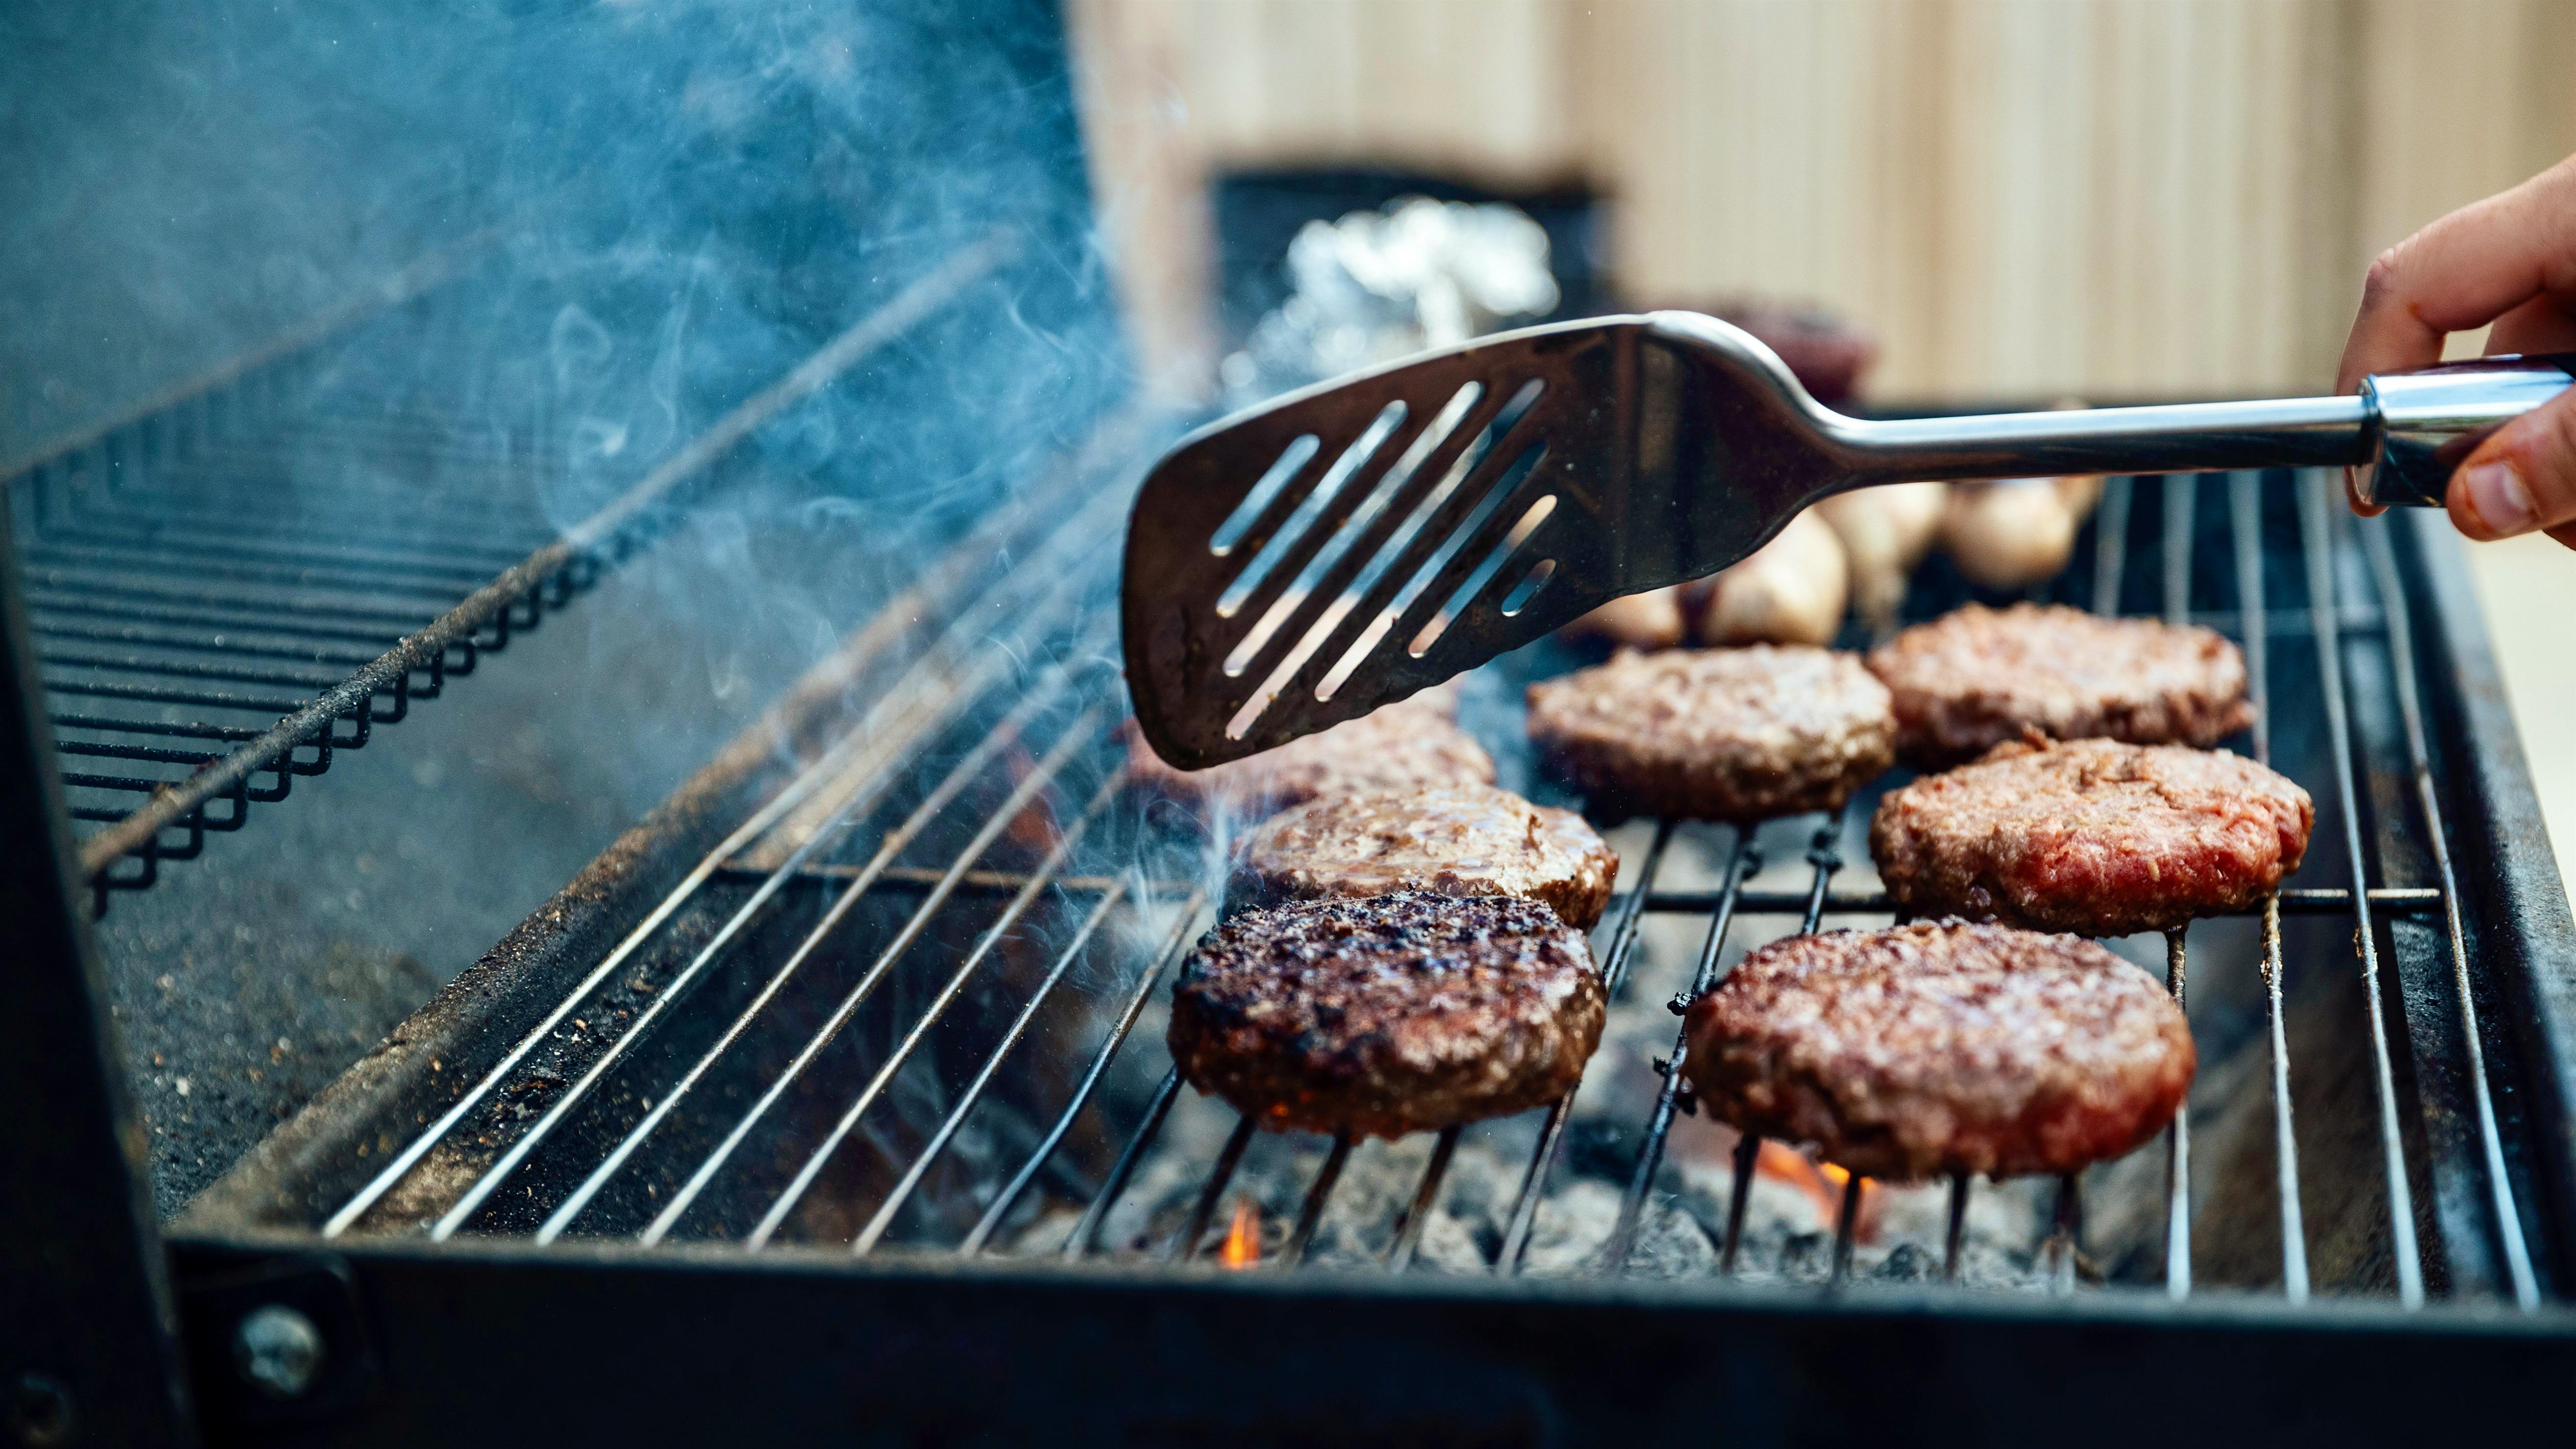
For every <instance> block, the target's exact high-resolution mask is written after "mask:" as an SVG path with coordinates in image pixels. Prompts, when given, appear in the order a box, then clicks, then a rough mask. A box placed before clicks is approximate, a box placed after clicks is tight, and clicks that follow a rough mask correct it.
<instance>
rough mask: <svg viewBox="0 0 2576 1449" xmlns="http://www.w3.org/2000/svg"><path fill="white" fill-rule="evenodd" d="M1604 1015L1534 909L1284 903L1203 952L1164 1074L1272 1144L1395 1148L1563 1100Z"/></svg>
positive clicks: (1453, 901)
mask: <svg viewBox="0 0 2576 1449" xmlns="http://www.w3.org/2000/svg"><path fill="white" fill-rule="evenodd" d="M1604 1006H1605V1003H1604V1000H1603V997H1602V992H1601V980H1600V977H1599V975H1598V974H1597V973H1596V972H1595V971H1594V969H1593V965H1592V952H1591V949H1590V948H1589V947H1588V946H1587V945H1586V944H1585V943H1584V939H1583V933H1582V932H1580V931H1578V930H1576V929H1574V928H1573V927H1572V926H1569V925H1567V924H1565V923H1564V922H1563V921H1560V920H1558V919H1557V917H1556V913H1555V912H1554V911H1551V910H1549V909H1548V908H1547V907H1546V906H1544V905H1541V904H1540V903H1539V902H1537V901H1525V900H1517V899H1514V898H1511V897H1508V896H1478V897H1461V896H1441V895H1433V894H1431V893H1429V892H1427V891H1397V892H1395V893H1393V894H1391V895H1383V896H1372V897H1368V898H1366V899H1349V898H1332V899H1325V900H1313V901H1296V902H1292V903H1290V904H1288V905H1284V906H1278V907H1275V908H1273V909H1270V910H1256V911H1244V912H1241V913H1239V914H1237V915H1235V916H1232V917H1230V918H1228V919H1227V920H1226V921H1224V922H1223V923H1221V924H1220V925H1218V926H1217V928H1216V929H1215V930H1212V931H1210V932H1208V933H1207V935H1205V936H1203V937H1201V938H1200V939H1199V943H1198V946H1197V948H1196V949H1195V950H1193V951H1192V952H1191V953H1190V957H1189V960H1188V961H1186V962H1184V963H1183V964H1182V967H1181V978H1180V982H1179V984H1178V985H1177V986H1176V987H1175V988H1174V989H1173V991H1172V1026H1171V1034H1170V1035H1171V1046H1172V1061H1173V1062H1174V1064H1175V1065H1177V1066H1178V1067H1179V1068H1180V1072H1181V1076H1182V1078H1183V1079H1184V1080H1186V1081H1187V1082H1189V1084H1190V1085H1192V1086H1194V1087H1196V1088H1198V1089H1199V1090H1200V1091H1202V1092H1212V1093H1214V1094H1215V1095H1217V1096H1219V1097H1223V1098H1224V1099H1225V1100H1226V1101H1227V1102H1229V1103H1231V1104H1233V1105H1234V1107H1235V1108H1236V1109H1237V1110H1239V1111H1241V1112H1243V1113H1245V1114H1247V1115H1249V1116H1251V1117H1253V1118H1254V1119H1255V1120H1257V1121H1259V1122H1260V1123H1261V1125H1262V1126H1264V1127H1267V1128H1269V1129H1271V1130H1272V1131H1283V1132H1284V1131H1292V1130H1293V1131H1309V1132H1350V1133H1354V1134H1357V1135H1361V1136H1375V1137H1401V1136H1403V1135H1404V1134H1406V1133H1408V1132H1418V1131H1426V1130H1430V1129H1434V1128H1441V1127H1454V1126H1457V1125H1458V1124H1460V1123H1464V1122H1474V1121H1478V1120H1481V1119H1483V1118H1486V1117H1500V1116H1506V1115H1508V1114H1510V1113H1513V1112H1519V1111H1523V1110H1525V1109H1527V1108H1531V1107H1536V1106H1540V1105H1542V1104H1544V1103H1548V1102H1552V1101H1555V1100H1556V1099H1557V1098H1559V1097H1561V1096H1564V1095H1565V1093H1566V1092H1567V1091H1568V1090H1570V1089H1571V1088H1572V1087H1573V1086H1574V1083H1575V1081H1576V1080H1577V1079H1578V1078H1580V1077H1581V1076H1582V1075H1583V1064H1584V1062H1585V1061H1586V1060H1587V1059H1589V1058H1590V1057H1591V1055H1592V1049H1593V1048H1594V1047H1596V1046H1598V1045H1600V1043H1601V1019H1602V1014H1603V1011H1604Z"/></svg>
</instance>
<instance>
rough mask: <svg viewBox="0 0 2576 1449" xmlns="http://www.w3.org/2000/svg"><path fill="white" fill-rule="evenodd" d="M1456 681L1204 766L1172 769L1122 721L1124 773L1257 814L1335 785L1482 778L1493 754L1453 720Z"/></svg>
mask: <svg viewBox="0 0 2576 1449" xmlns="http://www.w3.org/2000/svg"><path fill="white" fill-rule="evenodd" d="M1457 713H1458V684H1457V681H1455V680H1451V681H1449V682H1447V683H1443V684H1439V685H1435V686H1434V687H1432V688H1430V689H1426V690H1424V691H1422V692H1421V693H1420V694H1417V695H1414V696H1413V697H1412V698H1410V699H1401V700H1397V701H1396V702H1395V703H1393V704H1389V705H1384V706H1381V707H1380V708H1378V709H1376V710H1373V711H1371V712H1370V713H1368V714H1365V715H1362V716H1361V717H1360V718H1358V719H1355V720H1347V721H1345V722H1343V723H1341V724H1337V725H1335V726H1333V727H1332V728H1331V729H1328V730H1322V731H1318V732H1317V733H1315V734H1311V735H1307V736H1305V737H1303V738H1301V739H1294V740H1290V741H1289V742H1288V743H1286V744H1284V745H1280V746H1278V747H1277V748H1275V749H1268V750H1264V751H1262V752H1261V753H1259V754H1257V755H1250V756H1247V757H1245V758H1243V759H1240V760H1232V761H1228V762H1227V763H1225V764H1222V765H1217V766H1214V767H1211V768H1209V769H1205V770H1182V769H1176V768H1174V767H1173V766H1171V765H1170V764H1167V763H1165V762H1164V760H1163V758H1162V756H1160V755H1157V754H1155V753H1154V749H1153V746H1152V745H1150V744H1148V743H1147V742H1146V740H1145V736H1144V734H1143V732H1142V731H1140V730H1139V729H1138V728H1137V727H1136V722H1135V721H1134V720H1133V719H1130V720H1128V721H1127V724H1126V727H1125V728H1126V736H1127V773H1128V779H1129V780H1130V781H1131V782H1132V783H1134V784H1135V785H1137V786H1139V787H1140V788H1143V789H1147V790H1152V791H1154V792H1156V793H1159V794H1162V795H1165V796H1168V797H1170V798H1172V799H1175V800H1180V801H1183V802H1186V803H1189V804H1193V805H1198V806H1202V807H1206V808H1212V809H1216V810H1219V811H1222V812H1224V813H1226V814H1229V815H1232V816H1236V817H1259V816H1264V815H1268V814H1270V813H1272V812H1273V811H1277V810H1283V809H1286V808H1287V807H1289V806H1291V805H1299V804H1303V803H1305V802H1306V801H1308V800H1312V799H1314V798H1316V797H1317V796H1319V795H1325V794H1330V793H1334V792H1337V791H1351V790H1376V789H1412V788H1420V787H1423V786H1429V785H1490V784H1492V783H1493V782H1494V760H1493V757H1492V756H1491V755H1488V754H1486V753H1485V747H1484V746H1482V745H1480V744H1478V743H1476V740H1475V737H1474V736H1472V735H1470V734H1468V733H1467V732H1466V731H1465V730H1462V729H1460V728H1459V727H1458V722H1457Z"/></svg>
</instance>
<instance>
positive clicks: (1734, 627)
mask: <svg viewBox="0 0 2576 1449" xmlns="http://www.w3.org/2000/svg"><path fill="white" fill-rule="evenodd" d="M1850 593H1851V565H1850V563H1849V562H1848V561H1847V560H1846V559H1845V558H1844V557H1843V544H1842V540H1841V539H1840V538H1838V537H1836V536H1835V535H1834V530H1833V526H1832V525H1831V524H1829V523H1827V522H1825V521H1824V520H1823V519H1822V518H1819V517H1817V516H1816V512H1815V510H1814V509H1809V510H1807V511H1806V512H1804V513H1801V514H1799V515H1798V516H1797V517H1795V518H1792V519H1790V520H1789V526H1788V527H1786V528H1784V529H1782V530H1780V533H1779V536H1778V537H1776V538H1774V539H1772V540H1771V541H1770V542H1769V543H1766V544H1764V545H1762V547H1760V548H1758V549H1756V550H1754V552H1753V553H1752V554H1751V555H1750V556H1748V557H1746V558H1745V559H1744V560H1743V561H1742V562H1740V563H1737V564H1735V565H1734V566H1732V567H1730V568H1728V569H1726V570H1725V571H1724V572H1722V573H1720V574H1719V575H1718V576H1717V577H1716V578H1714V579H1712V580H1710V581H1709V589H1708V597H1707V599H1706V601H1705V602H1704V603H1702V604H1700V605H1699V607H1698V609H1697V610H1696V614H1697V617H1698V621H1699V637H1700V641H1701V642H1702V643H1706V644H1830V643H1832V642H1833V640H1834V635H1836V634H1837V633H1840V632H1841V630H1842V624H1843V606H1844V604H1845V603H1846V602H1847V601H1848V600H1849V598H1850Z"/></svg>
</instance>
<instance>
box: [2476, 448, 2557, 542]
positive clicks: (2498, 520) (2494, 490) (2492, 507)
mask: <svg viewBox="0 0 2576 1449" xmlns="http://www.w3.org/2000/svg"><path fill="white" fill-rule="evenodd" d="M2460 479H2461V482H2462V483H2463V484H2465V485H2466V486H2467V488H2468V490H2469V507H2470V508H2471V509H2472V510H2473V511H2475V512H2476V514H2477V515H2478V522H2480V523H2483V524H2485V525H2486V526H2487V531H2488V532H2489V533H2492V534H2494V535H2495V536H2496V537H2498V538H2511V537H2513V536H2514V535H2515V534H2517V533H2529V532H2531V530H2532V529H2533V528H2535V527H2537V526H2538V525H2539V523H2540V510H2539V509H2537V508H2535V507H2533V506H2532V503H2531V491H2530V490H2529V489H2527V488H2525V487H2523V486H2522V475H2521V474H2519V473H2516V472H2515V471H2513V465H2512V464H2511V463H2480V464H2479V465H2477V466H2476V467H2474V468H2471V469H2469V470H2468V471H2467V472H2465V473H2463V474H2461V475H2460Z"/></svg>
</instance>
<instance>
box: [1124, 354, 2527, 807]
mask: <svg viewBox="0 0 2576 1449" xmlns="http://www.w3.org/2000/svg"><path fill="white" fill-rule="evenodd" d="M2569 381H2570V363H2569V359H2564V358H2546V359H2544V358H2517V359H2504V358H2490V359H2486V360H2484V361H2481V362H2475V363H2459V364H2453V365H2450V366H2447V367H2441V368H2435V369H2432V370H2429V371H2426V372H2420V373H2407V374H2399V375H2391V376H2385V377H2374V378H2372V379H2370V380H2369V382H2368V383H2367V384H2365V385H2364V387H2363V389H2362V391H2361V393H2360V394H2359V395H2358V396H2354V397H2321V398H2294V399H2287V400H2282V401H2271V402H2224V403H2194V404H2186V405H2181V406H2173V407H2145V408H2104V409H2096V410H2093V411H2089V412H2088V411H2062V412H2044V413H2012V414H1997V415H1990V416H1982V417H1947V418H1927V419H1919V420H1906V421H1892V422H1877V421H1866V420H1862V419H1858V418H1849V417H1845V416H1843V415H1842V414H1840V413H1836V412H1833V411H1831V410H1830V409H1827V408H1825V407H1823V406H1821V405H1819V404H1818V403H1817V402H1816V401H1815V400H1814V399H1812V398H1810V397H1808V396H1807V393H1806V390H1805V389H1804V388H1802V387H1800V386H1799V385H1798V382H1797V380H1796V379H1795V378H1793V377H1791V376H1790V375H1789V370H1788V369H1787V368H1786V367H1784V366H1782V365H1781V362H1780V359H1779V358H1777V357H1775V356H1774V355H1772V353H1771V350H1770V349H1769V348H1767V347H1764V346H1763V345H1762V344H1761V343H1759V342H1756V341H1755V340H1754V339H1753V338H1752V337H1751V336H1750V335H1748V334H1746V333H1744V332H1743V331H1741V330H1739V329H1737V328H1734V327H1730V326H1728V325H1727V324H1726V323H1723V322H1720V321H1717V320H1716V319H1714V318H1710V317H1702V316H1699V315H1697V314H1695V313H1688V312H1656V313H1651V314H1648V315H1645V316H1632V317H1608V318H1594V319H1590V320H1586V321H1580V322H1568V323H1562V324H1558V325H1554V326H1548V327H1532V328H1528V329H1525V330H1522V331H1518V332H1506V333H1500V334H1497V335H1495V336H1492V337H1487V338H1482V339H1479V340H1477V341H1475V342H1471V343H1468V344H1466V345H1465V346H1461V347H1454V348H1450V349H1447V350H1445V351H1440V352H1432V353H1426V354H1424V355H1422V356H1420V357H1417V358H1413V359H1410V360H1407V361H1404V362H1399V363H1395V364H1392V365H1390V366H1387V367H1381V368H1377V369H1374V370H1372V371H1368V372H1363V373H1358V374H1355V375H1353V376H1351V377H1347V378H1343V379H1340V380H1338V381H1335V382H1329V383H1324V384H1320V385H1318V386H1315V387H1311V388H1307V389H1305V390H1303V391H1301V392H1295V393H1291V394H1289V395H1287V396H1285V397H1282V398H1279V399H1278V400H1276V401H1274V402H1271V403H1268V404H1265V405H1264V406H1261V407H1258V408H1254V409H1252V410H1251V411H1249V412H1244V413H1238V414H1236V415H1235V416H1233V417H1230V418H1227V419H1224V420H1223V421H1221V422H1218V423H1215V424H1213V425H1211V426H1209V427H1206V428H1202V429H1200V430H1199V431H1198V432H1196V433H1193V434H1191V435H1190V436H1189V437H1187V438H1185V439H1183V440H1182V441H1181V442H1180V443H1179V444H1178V445H1176V446H1175V447H1174V448H1173V449H1172V450H1171V452H1170V453H1168V454H1166V455H1165V456H1164V457H1163V459H1162V461H1161V462H1159V463H1158V464H1156V465H1155V467H1154V471H1153V472H1152V474H1151V475H1150V476H1148V477H1147V478H1146V480H1145V485H1144V489H1143V491H1142V492H1141V493H1139V494H1138V496H1137V499H1136V508H1135V513H1134V515H1133V517H1132V518H1131V519H1130V520H1129V523H1128V529H1127V554H1126V574H1125V578H1124V580H1123V581H1122V585H1121V589H1122V593H1121V601H1120V603H1121V612H1122V623H1123V627H1124V630H1125V635H1126V650H1127V680H1128V686H1129V688H1130V689H1131V690H1132V691H1133V693H1134V695H1135V701H1136V718H1137V721H1138V723H1139V724H1140V725H1141V726H1142V727H1143V730H1144V733H1145V737H1146V739H1147V740H1149V741H1150V742H1151V743H1152V744H1153V747H1154V749H1155V750H1156V751H1157V752H1158V753H1160V754H1161V755H1162V757H1163V758H1164V759H1166V760H1168V761H1170V762H1171V763H1173V764H1175V765H1178V766H1181V767H1182V768H1185V769H1199V768H1203V767H1205V766H1209V765H1214V764H1220V763H1223V762H1224V761H1227V760H1232V759H1238V758H1240V757H1242V756H1245V755H1249V754H1252V753H1254V752H1256V751H1259V750H1265V749H1268V748H1270V747H1272V746H1274V745H1278V744H1283V743H1285V742H1287V741H1288V740H1291V739H1295V738H1296V737H1298V736H1299V735H1303V734H1308V733H1311V732H1313V731H1315V730H1319V729H1322V728H1324V727H1325V726H1327V725H1332V724H1336V723H1339V722H1340V721H1343V720H1346V719H1354V718H1357V717H1358V716H1360V715H1363V714H1366V713H1368V712H1369V711H1370V710H1372V709H1375V708H1377V707H1378V706H1379V705H1381V704H1383V703H1386V702H1387V701H1389V700H1395V699H1401V698H1403V697H1405V696H1406V695H1409V694H1412V693H1414V692H1415V691H1417V690H1420V689H1422V688H1424V687H1426V686H1428V685H1432V684H1436V683H1438V682H1440V681H1441V680H1443V679H1447V678H1449V677H1450V676H1451V675H1454V674H1458V673H1461V672H1463V671H1465V670H1468V669H1472V668H1474V667H1475V666H1477V665H1479V664H1482V663H1483V662H1485V661H1486V660H1488V659H1491V658H1493V657H1494V656H1495V655H1497V654H1500V653H1503V652H1504V651H1506V650H1509V649H1515V648H1518V647H1519V646H1521V645H1523V644H1526V643H1528V642H1530V641H1531V640H1533V639H1536V638H1538V637H1539V636H1541V635H1543V634H1546V633H1547V632H1548V631H1550V630H1552V629H1555V628H1557V627H1558V626H1560V625H1562V624H1565V623H1567V622H1569V621H1571V620H1573V619H1575V618H1578V617H1580V616H1581V615H1582V614H1584V613H1585V612H1586V611H1588V610H1590V609H1592V608H1593V607H1594V606H1596V605H1598V604H1601V603H1603V602H1605V601H1606V600H1609V599H1613V598H1616V597H1618V596H1620V595H1622V594H1633V593H1637V592H1639V591H1641V590H1644V589H1652V588H1659V587H1662V586H1663V585H1666V584H1675V583H1680V582H1682V581H1684V580H1686V579H1695V578H1700V577H1702V576H1704V575H1707V574H1711V573H1715V572H1716V571H1717V570H1719V569H1722V568H1724V567H1726V566H1727V565H1728V564H1731V563H1733V562H1735V561H1736V560H1738V559H1740V558H1742V557H1744V556H1745V555H1746V554H1748V553H1751V552H1752V551H1753V550H1754V549H1756V548H1758V547H1760V546H1761V545H1762V544H1763V543H1764V542H1765V541H1766V540H1768V539H1769V538H1770V537H1771V536H1772V535H1773V534H1775V533H1777V532H1779V531H1780V529H1781V528H1782V527H1783V526H1784V525H1786V524H1787V523H1788V521H1789V519H1790V518H1791V517H1792V516H1793V515H1795V514H1796V513H1797V512H1798V510H1800V509H1802V508H1804V507H1806V506H1807V505H1808V504H1810V503H1813V502H1815V501H1816V500H1817V499H1819V498H1823V497H1825V496H1827V495H1828V494H1833V493H1839V492H1841V491H1843V490H1845V489H1849V488H1858V487H1864V486H1867V485H1869V484H1873V483H1896V482H1904V481H1908V480H1915V479H1945V478H1949V479H1970V478H2015V477H2027V476H2038V475H2053V474H2076V473H2165V472H2180V471H2190V470H2209V471H2216V470H2221V469H2233V468H2266V467H2310V466H2321V465H2333V464H2356V465H2369V466H2367V471H2366V474H2365V478H2366V481H2365V482H2364V483H2363V485H2362V487H2363V492H2364V496H2365V497H2366V498H2367V499H2369V500H2370V501H2373V502H2377V503H2384V504H2425V503H2438V502H2439V501H2440V500H2441V495H2442V489H2443V486H2444V483H2445V481H2446V480H2447V478H2448V476H2449V474H2450V471H2451V468H2452V466H2453V465H2454V464H2456V463H2457V461H2458V460H2459V458H2460V457H2462V456H2464V455H2465V454H2466V452H2467V451H2468V449H2469V448H2471V447H2473V446H2474V445H2475V443H2476V440H2477V439H2478V438H2479V437H2481V436H2483V435H2484V434H2485V433H2486V432H2487V431H2489V430H2491V429H2492V428H2494V427H2495V426H2496V425H2497V424H2498V423H2500V422H2502V421H2503V420H2505V419H2506V418H2509V417H2512V416H2514V415H2516V414H2519V413H2521V412H2524V411H2526V410H2528V409H2530V408H2532V407H2535V406H2537V405H2538V404H2540V403H2541V402H2543V401H2546V400H2547V399H2549V398H2550V397H2553V396H2555V395H2557V393H2559V392H2560V391H2561V390H2563V389H2564V388H2566V387H2567V386H2568V384H2569Z"/></svg>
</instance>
